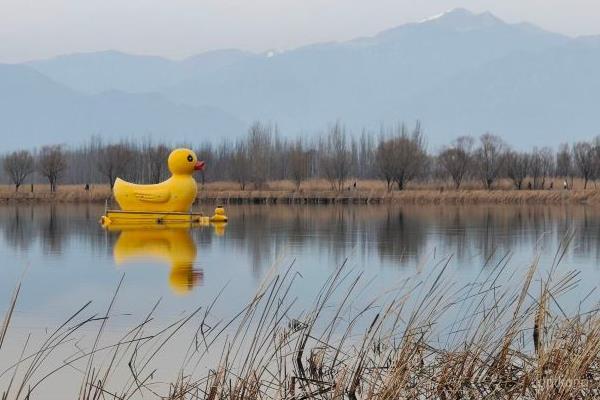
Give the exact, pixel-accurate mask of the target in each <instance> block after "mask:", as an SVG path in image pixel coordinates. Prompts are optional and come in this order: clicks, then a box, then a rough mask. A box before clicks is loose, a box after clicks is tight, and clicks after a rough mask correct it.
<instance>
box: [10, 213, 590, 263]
mask: <svg viewBox="0 0 600 400" xmlns="http://www.w3.org/2000/svg"><path fill="white" fill-rule="evenodd" d="M102 212H103V207H102V206H97V205H80V206H74V205H49V204H45V205H25V206H23V205H20V206H17V205H10V206H3V207H0V232H1V234H2V238H3V241H4V242H5V243H6V244H7V245H8V246H11V247H14V248H17V249H23V250H28V249H29V248H30V247H31V245H32V243H33V242H35V241H36V240H37V239H39V243H40V244H41V246H42V249H43V250H44V251H46V252H61V251H62V250H63V249H64V248H65V246H66V243H67V242H69V241H72V240H79V241H83V242H85V243H86V244H87V245H88V246H90V248H91V249H92V251H94V250H98V251H101V252H107V253H110V252H111V251H112V246H113V244H114V241H115V240H116V239H117V237H118V235H115V234H111V233H108V232H105V231H103V230H102V229H101V228H100V227H99V225H98V223H97V219H98V217H99V216H100V215H101V214H102ZM228 213H229V216H230V221H231V222H230V223H229V224H228V226H227V228H226V230H225V231H226V233H225V238H224V240H225V242H224V243H225V246H233V247H235V248H237V249H238V250H240V251H241V252H243V253H244V254H247V257H246V258H247V259H248V260H249V262H250V264H251V267H252V269H253V270H254V271H255V272H256V274H260V272H261V271H263V270H264V269H266V268H269V266H270V265H271V264H272V263H273V262H274V261H275V259H276V257H278V256H281V255H282V253H285V250H286V249H287V248H288V247H292V248H294V251H296V250H298V249H302V251H315V252H319V253H322V254H323V256H324V257H329V259H322V261H320V262H321V263H323V264H327V265H335V264H336V263H338V262H339V261H340V260H342V259H344V258H345V257H347V256H349V255H351V254H353V250H354V249H356V250H357V252H358V253H360V254H362V255H368V253H369V252H370V251H376V252H377V254H378V255H379V256H380V257H382V258H386V259H388V260H392V261H393V262H396V263H400V264H406V263H408V262H409V260H411V259H413V258H415V257H419V256H421V255H423V254H424V252H426V251H429V250H432V249H427V248H426V246H428V243H429V244H431V246H435V247H436V251H437V252H438V254H442V253H443V254H445V255H447V254H454V255H455V257H456V259H457V261H458V262H461V261H467V263H469V262H472V261H469V260H467V258H470V257H475V258H477V259H479V260H485V259H486V258H487V257H489V256H491V255H492V254H496V256H497V257H499V256H502V255H504V254H505V253H506V252H509V251H518V250H519V249H525V250H527V251H533V250H535V249H536V246H538V247H537V249H539V250H541V251H548V252H552V253H553V252H555V251H556V250H557V248H558V243H559V242H560V240H561V239H562V238H563V236H564V235H565V234H566V233H567V232H568V231H569V230H573V231H574V233H575V236H574V240H573V243H572V245H571V251H572V252H573V254H576V255H579V256H587V257H589V256H590V255H592V256H593V257H596V258H597V259H600V210H597V209H595V208H591V207H583V206H581V207H577V206H574V207H570V206H564V207H551V206H549V207H545V206H531V207H528V206H521V207H520V206H403V207H394V206H389V207H383V206H381V207H377V206H364V207H363V206H300V207H294V206H274V207H272V206H271V207H270V206H238V207H235V206H232V207H229V208H228ZM193 236H194V238H195V240H197V241H199V243H200V246H203V245H204V246H208V245H210V243H211V242H212V241H214V240H215V235H214V232H213V230H212V229H200V230H194V231H193ZM288 254H289V253H288ZM476 262H479V261H476Z"/></svg>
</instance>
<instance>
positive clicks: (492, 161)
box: [475, 133, 507, 190]
mask: <svg viewBox="0 0 600 400" xmlns="http://www.w3.org/2000/svg"><path fill="white" fill-rule="evenodd" d="M479 142H480V146H479V148H478V149H477V151H476V153H475V169H476V173H477V174H478V175H479V177H480V179H481V181H482V182H483V184H484V186H485V188H486V189H487V190H491V189H492V185H493V184H494V182H495V181H496V179H497V178H498V176H499V175H500V171H501V170H502V167H503V166H504V162H505V158H506V157H505V155H506V150H507V146H506V144H505V143H504V141H503V140H502V139H501V138H500V137H498V136H495V135H492V134H490V133H486V134H484V135H482V136H481V137H480V138H479Z"/></svg>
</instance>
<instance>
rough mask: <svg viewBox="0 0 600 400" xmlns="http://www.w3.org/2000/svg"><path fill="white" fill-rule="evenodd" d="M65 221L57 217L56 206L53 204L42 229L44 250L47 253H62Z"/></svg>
mask: <svg viewBox="0 0 600 400" xmlns="http://www.w3.org/2000/svg"><path fill="white" fill-rule="evenodd" d="M64 225H65V221H64V219H63V218H60V217H58V216H57V215H56V206H55V205H54V204H52V205H51V206H50V210H49V212H48V215H47V216H46V217H45V218H44V222H42V226H41V229H40V233H41V239H42V248H43V250H44V252H45V253H61V250H62V242H63V240H64V237H65V234H66V231H65V226H64Z"/></svg>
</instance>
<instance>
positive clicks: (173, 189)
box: [113, 149, 204, 212]
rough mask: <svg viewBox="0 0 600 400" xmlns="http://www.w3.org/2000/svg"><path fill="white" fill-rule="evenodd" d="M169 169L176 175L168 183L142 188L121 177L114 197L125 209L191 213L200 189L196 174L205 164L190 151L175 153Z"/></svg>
mask: <svg viewBox="0 0 600 400" xmlns="http://www.w3.org/2000/svg"><path fill="white" fill-rule="evenodd" d="M168 163H169V170H170V171H171V173H172V174H173V175H172V176H171V177H170V178H169V179H167V180H166V181H164V182H161V183H157V184H153V185H138V184H135V183H129V182H126V181H124V180H122V179H120V178H117V179H116V181H115V184H114V187H113V195H114V197H115V200H116V201H117V203H119V206H120V207H121V210H123V211H144V212H152V211H155V212H189V211H190V209H191V207H192V204H193V203H194V200H195V199H196V195H197V191H198V186H197V184H196V180H195V179H194V178H193V176H192V174H193V173H194V171H195V170H201V169H202V168H203V167H204V163H203V162H201V161H198V160H197V158H196V154H194V152H193V151H191V150H188V149H177V150H174V151H173V152H172V153H171V155H170V156H169V161H168Z"/></svg>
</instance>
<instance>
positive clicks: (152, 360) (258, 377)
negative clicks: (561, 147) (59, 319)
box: [0, 240, 600, 400]
mask: <svg viewBox="0 0 600 400" xmlns="http://www.w3.org/2000/svg"><path fill="white" fill-rule="evenodd" d="M567 244H568V240H565V242H564V243H563V245H562V246H561V248H560V249H558V251H557V253H556V257H555V261H554V263H553V265H551V266H549V273H541V272H539V271H538V270H537V267H538V265H537V262H533V263H532V265H531V266H530V267H529V268H528V269H526V270H524V271H521V272H520V273H516V274H515V273H513V272H510V271H509V269H508V264H509V259H508V258H504V259H502V260H501V261H500V262H499V263H497V264H496V265H488V266H485V268H484V269H483V270H482V273H481V277H480V279H478V280H477V281H476V282H469V283H466V284H465V283H462V284H461V283H458V282H454V281H452V280H451V279H449V277H448V271H447V266H448V263H449V261H450V260H444V261H443V262H441V263H439V264H437V265H435V266H432V268H431V269H429V270H424V271H423V272H421V273H417V274H416V275H415V277H414V278H413V279H408V280H406V281H403V282H400V283H399V284H398V285H396V286H395V287H393V288H390V290H389V291H387V292H384V293H381V292H378V293H379V294H377V295H373V298H372V299H368V300H365V293H368V291H367V290H366V289H367V288H368V287H369V286H368V284H366V283H364V282H362V279H361V276H360V274H357V273H355V272H353V271H351V270H350V269H349V268H348V267H347V266H346V265H345V264H344V265H342V266H340V267H339V268H337V269H336V270H335V271H334V272H333V273H332V274H331V276H330V277H329V279H328V280H327V281H326V282H324V283H323V285H322V287H321V289H320V290H319V292H318V294H317V296H316V297H315V298H314V300H313V303H312V304H313V305H312V307H309V308H306V309H299V308H298V307H297V306H296V301H297V299H296V298H295V297H294V295H293V293H294V287H295V284H296V280H297V279H298V278H299V275H298V274H297V273H295V272H294V269H293V266H290V267H289V268H286V269H283V270H278V269H274V270H273V271H271V274H269V276H268V278H266V280H265V281H264V282H263V284H262V285H261V286H260V288H259V290H258V291H257V293H256V295H255V297H254V298H252V299H250V301H249V302H248V304H247V305H246V306H245V307H244V308H243V309H242V310H240V311H239V313H237V314H235V315H233V316H232V317H230V318H221V317H215V316H214V315H213V308H214V305H215V304H217V302H219V301H226V300H225V299H224V298H223V297H217V298H216V299H215V300H214V302H213V303H211V304H209V305H207V306H206V307H198V308H197V309H196V310H194V311H192V312H191V313H189V314H187V315H185V316H183V317H181V318H180V319H179V320H178V321H176V322H175V323H173V324H171V325H169V326H167V327H163V328H153V327H152V324H153V320H154V313H155V311H156V307H157V306H158V304H157V305H155V306H154V307H153V308H152V309H151V310H150V312H149V313H148V315H147V316H146V317H145V318H143V319H142V321H141V322H140V324H138V325H136V326H134V327H132V328H131V329H130V330H129V331H127V332H126V333H125V334H124V335H123V336H122V338H121V339H120V340H118V341H117V342H112V343H105V342H104V341H103V333H104V331H105V330H106V329H107V326H109V324H110V323H111V320H112V318H114V317H113V309H114V307H115V304H116V303H117V302H118V292H119V288H120V286H121V283H122V280H121V282H119V284H118V286H117V289H116V291H115V295H114V297H113V299H112V301H111V302H110V305H109V306H108V309H107V310H106V312H105V313H104V314H102V315H86V311H87V309H88V306H89V303H88V304H86V305H83V306H82V307H81V308H80V309H79V310H77V311H76V312H75V313H74V314H73V315H71V316H70V317H69V318H67V319H66V321H65V323H64V324H62V325H60V326H59V327H58V328H56V330H54V331H53V332H51V333H49V334H48V336H47V338H46V339H45V340H44V341H43V342H42V343H41V345H40V346H39V347H37V348H30V346H29V345H28V340H27V341H26V342H25V345H24V347H23V349H22V351H21V352H20V354H21V355H20V357H19V358H18V359H16V360H13V361H11V362H8V361H7V360H5V359H4V358H2V343H3V340H4V338H5V337H6V335H10V334H11V331H10V324H11V316H12V314H13V310H14V309H15V305H16V304H17V303H18V300H19V288H17V289H16V290H15V293H14V295H13V297H12V301H11V303H10V305H9V307H8V310H7V312H6V317H5V319H4V322H3V323H2V325H1V326H0V360H2V370H0V382H2V383H3V384H4V385H5V386H0V387H2V390H0V393H2V399H3V400H8V399H38V398H40V399H42V398H45V397H47V396H45V388H47V387H48V386H49V385H53V383H52V382H53V378H55V376H56V375H57V374H58V373H59V372H61V371H64V370H68V371H72V374H73V376H74V378H73V379H70V380H69V382H71V384H72V385H75V387H78V388H79V399H132V398H145V399H154V398H156V399H172V400H175V399H232V400H233V399H296V400H299V399H308V398H319V399H378V400H379V399H415V398H426V399H429V398H439V399H457V398H477V399H479V398H487V397H492V398H518V399H572V398H582V399H583V398H591V397H595V396H597V394H598V385H599V384H600V313H599V312H598V308H597V307H596V306H597V305H596V304H594V305H593V306H592V307H591V309H590V310H583V309H582V308H581V307H578V308H577V310H576V311H575V312H572V313H570V312H569V311H568V310H566V309H565V308H563V307H561V306H560V299H561V296H562V295H564V294H565V293H566V292H568V291H572V290H573V289H574V288H576V284H577V274H576V273H566V274H563V275H559V274H558V272H557V267H558V265H559V264H560V261H561V259H562V255H563V254H564V251H565V249H566V246H567ZM571 295H573V294H571ZM584 297H587V296H585V295H582V296H581V300H582V302H583V301H584V300H586V299H585V298H584ZM582 304H583V303H582ZM88 325H91V326H96V331H97V333H95V334H94V335H92V337H91V338H89V340H88V342H87V343H88V346H86V348H82V346H83V344H82V343H83V342H82V340H81V339H80V338H78V339H77V343H78V345H77V351H75V352H74V353H73V354H72V355H71V356H69V357H67V358H65V359H62V358H61V359H59V360H58V362H56V363H54V364H53V363H52V361H53V357H56V354H57V352H58V350H59V349H61V348H65V347H68V346H72V345H73V341H74V339H75V338H77V336H78V334H79V333H80V332H81V330H82V329H83V328H84V327H86V326H88ZM184 328H189V329H191V331H192V332H194V334H193V337H192V338H191V339H189V341H188V344H187V345H186V346H185V347H184V348H185V351H183V354H172V353H169V350H167V348H168V344H169V342H172V341H176V340H181V338H180V336H183V331H184ZM164 352H167V354H166V356H167V357H169V358H176V357H179V358H181V359H182V362H181V367H180V369H179V370H178V371H169V372H171V373H174V376H175V377H174V378H173V379H172V380H170V381H164V380H162V378H160V377H161V376H164V374H161V372H164V371H161V362H160V360H159V359H160V357H161V356H165V354H162V353H164ZM209 356H211V357H209ZM215 356H216V357H215ZM211 360H213V361H211ZM214 360H217V361H214ZM54 361H57V360H54ZM48 364H51V365H52V366H51V367H48Z"/></svg>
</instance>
